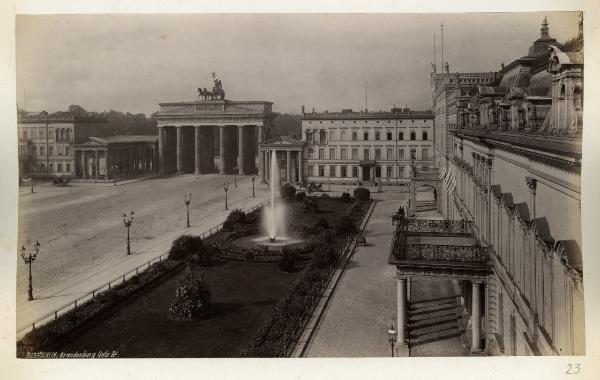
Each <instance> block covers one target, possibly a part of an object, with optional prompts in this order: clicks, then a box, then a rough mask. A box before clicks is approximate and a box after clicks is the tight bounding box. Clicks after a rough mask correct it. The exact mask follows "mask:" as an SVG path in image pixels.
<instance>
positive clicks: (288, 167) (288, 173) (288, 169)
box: [285, 149, 292, 182]
mask: <svg viewBox="0 0 600 380" xmlns="http://www.w3.org/2000/svg"><path fill="white" fill-rule="evenodd" d="M285 169H286V170H285V179H286V180H287V181H288V182H292V151H291V150H289V149H288V150H287V151H286V157H285Z"/></svg>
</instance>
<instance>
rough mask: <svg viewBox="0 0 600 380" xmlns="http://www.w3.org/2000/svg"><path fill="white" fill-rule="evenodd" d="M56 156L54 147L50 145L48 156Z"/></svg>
mask: <svg viewBox="0 0 600 380" xmlns="http://www.w3.org/2000/svg"><path fill="white" fill-rule="evenodd" d="M53 154H54V146H52V145H50V146H49V147H48V155H50V156H52V155H53Z"/></svg>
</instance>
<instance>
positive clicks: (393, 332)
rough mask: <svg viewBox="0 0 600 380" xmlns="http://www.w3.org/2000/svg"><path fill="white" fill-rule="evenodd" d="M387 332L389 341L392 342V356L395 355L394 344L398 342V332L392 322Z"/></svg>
mask: <svg viewBox="0 0 600 380" xmlns="http://www.w3.org/2000/svg"><path fill="white" fill-rule="evenodd" d="M387 333H388V337H389V339H388V342H390V346H391V347H392V357H394V356H395V355H394V344H395V343H396V337H397V336H398V332H397V331H396V330H395V329H394V325H393V324H392V325H391V326H390V329H389V330H388V332H387Z"/></svg>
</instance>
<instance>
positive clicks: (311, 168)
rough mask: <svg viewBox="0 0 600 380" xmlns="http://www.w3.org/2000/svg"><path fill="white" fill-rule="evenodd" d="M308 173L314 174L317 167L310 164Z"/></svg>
mask: <svg viewBox="0 0 600 380" xmlns="http://www.w3.org/2000/svg"><path fill="white" fill-rule="evenodd" d="M308 175H309V176H312V175H315V168H314V166H312V165H308Z"/></svg>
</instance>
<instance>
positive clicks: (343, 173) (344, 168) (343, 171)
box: [341, 166, 348, 177]
mask: <svg viewBox="0 0 600 380" xmlns="http://www.w3.org/2000/svg"><path fill="white" fill-rule="evenodd" d="M347 169H348V168H347V167H345V166H342V167H341V170H342V175H341V176H342V177H347V175H346V174H348V173H347Z"/></svg>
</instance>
